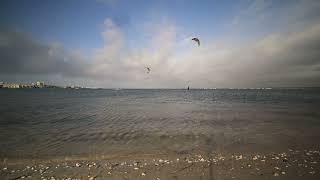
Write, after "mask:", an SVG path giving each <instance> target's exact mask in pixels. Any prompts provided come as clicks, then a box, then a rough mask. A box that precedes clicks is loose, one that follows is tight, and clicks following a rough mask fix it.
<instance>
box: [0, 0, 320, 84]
mask: <svg viewBox="0 0 320 180" xmlns="http://www.w3.org/2000/svg"><path fill="white" fill-rule="evenodd" d="M192 37H198V38H199V39H200V41H201V46H200V47H198V46H197V45H196V44H195V43H194V42H192V41H191V39H192ZM145 67H150V68H151V72H150V73H146V69H145ZM37 80H40V81H45V82H46V83H48V84H56V85H81V86H86V87H104V88H185V87H187V86H190V87H195V88H215V87H217V88H229V87H233V88H245V87H297V86H300V87H301V86H305V87H306V86H307V87H310V86H320V1H319V0H283V1H278V0H274V1H272V0H270V1H267V0H243V1H240V0H239V1H233V0H232V1H231V0H230V1H214V0H208V1H205V0H201V1H197V0H190V1H186V0H159V1H152V0H148V1H147V0H145V1H142V0H135V1H132V0H96V1H94V0H68V1H65V0H56V1H43V0H28V1H19V0H8V1H6V0H2V1H1V2H0V81H4V82H24V83H28V82H29V83H31V82H34V81H37Z"/></svg>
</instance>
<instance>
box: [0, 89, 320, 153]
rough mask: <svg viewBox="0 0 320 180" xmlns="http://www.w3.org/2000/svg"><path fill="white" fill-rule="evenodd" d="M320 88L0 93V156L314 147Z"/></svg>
mask: <svg viewBox="0 0 320 180" xmlns="http://www.w3.org/2000/svg"><path fill="white" fill-rule="evenodd" d="M319 107H320V89H272V90H262V89H260V90H232V89H215V90H190V91H186V90H91V89H81V90H71V89H23V90H22V89H17V90H8V89H0V157H15V158H20V157H21V158H22V157H46V156H50V157H52V156H70V155H95V154H115V153H119V154H123V153H124V154H126V153H172V152H173V153H189V152H193V151H210V152H214V151H227V152H233V151H280V150H285V149H288V148H294V149H297V148H318V147H319V145H320V143H319V141H317V140H318V139H319V138H320V111H319V109H320V108H319Z"/></svg>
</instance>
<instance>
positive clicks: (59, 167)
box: [0, 149, 320, 180]
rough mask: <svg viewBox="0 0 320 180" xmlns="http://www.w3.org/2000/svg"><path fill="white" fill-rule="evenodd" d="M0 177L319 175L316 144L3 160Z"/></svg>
mask: <svg viewBox="0 0 320 180" xmlns="http://www.w3.org/2000/svg"><path fill="white" fill-rule="evenodd" d="M0 167H1V170H0V179H3V180H11V179H46V180H48V179H52V180H53V179H90V180H93V179H97V180H98V179H111V180H118V179H119V180H129V179H146V180H149V179H154V180H164V179H168V180H171V179H172V180H177V179H181V180H188V179H199V180H206V179H208V180H221V179H226V180H227V179H230V180H231V179H255V180H256V179H320V151H319V149H316V150H315V149H308V150H306V149H299V150H296V149H288V150H287V151H284V152H270V153H238V154H237V153H212V154H211V153H210V154H208V153H205V152H198V153H193V154H143V155H139V154H135V155H122V156H118V155H117V156H99V157H98V156H95V157H81V158H80V157H68V158H55V159H31V160H28V159H19V160H15V159H2V163H1V166H0Z"/></svg>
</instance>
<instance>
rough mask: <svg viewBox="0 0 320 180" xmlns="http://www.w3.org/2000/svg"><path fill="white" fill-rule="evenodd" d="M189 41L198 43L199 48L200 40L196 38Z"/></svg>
mask: <svg viewBox="0 0 320 180" xmlns="http://www.w3.org/2000/svg"><path fill="white" fill-rule="evenodd" d="M191 40H193V41H195V42H197V43H198V46H200V40H199V39H198V38H192V39H191Z"/></svg>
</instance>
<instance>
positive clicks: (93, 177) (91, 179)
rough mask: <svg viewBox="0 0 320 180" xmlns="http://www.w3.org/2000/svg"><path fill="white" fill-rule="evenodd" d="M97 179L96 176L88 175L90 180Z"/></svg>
mask: <svg viewBox="0 0 320 180" xmlns="http://www.w3.org/2000/svg"><path fill="white" fill-rule="evenodd" d="M95 179H96V176H91V177H90V176H89V177H88V180H95Z"/></svg>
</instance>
